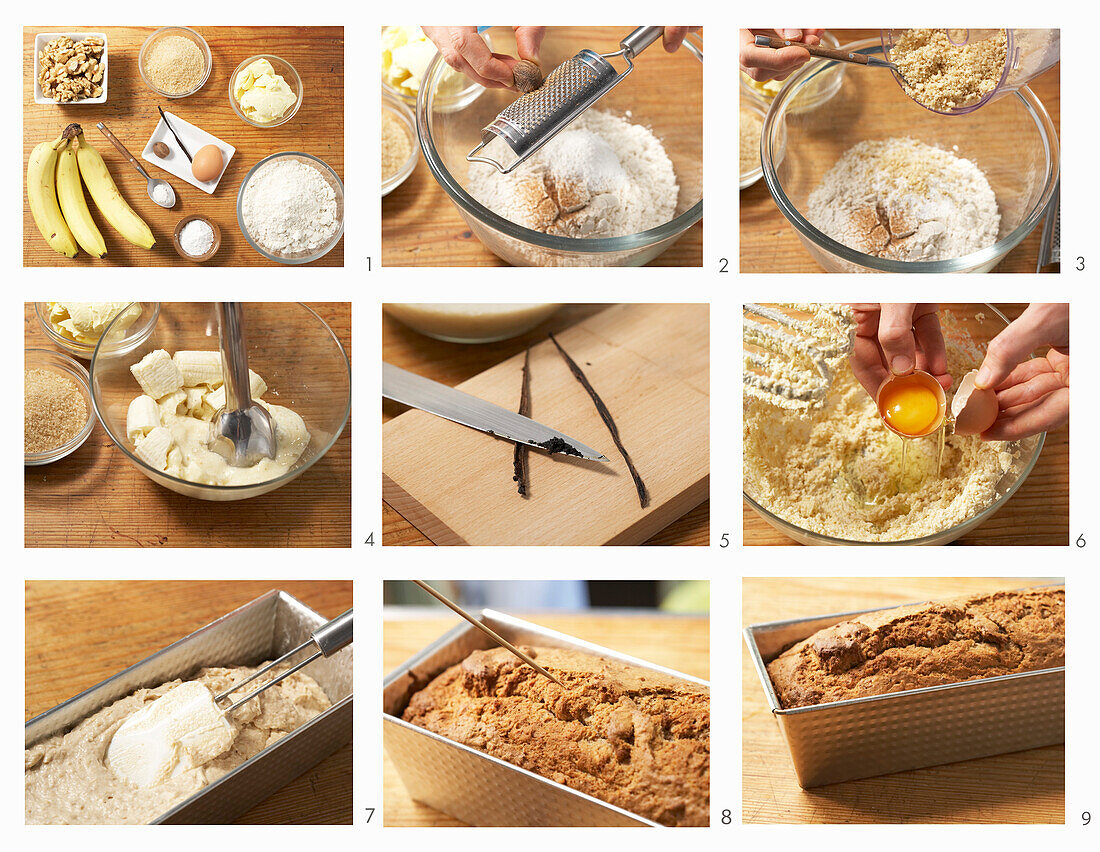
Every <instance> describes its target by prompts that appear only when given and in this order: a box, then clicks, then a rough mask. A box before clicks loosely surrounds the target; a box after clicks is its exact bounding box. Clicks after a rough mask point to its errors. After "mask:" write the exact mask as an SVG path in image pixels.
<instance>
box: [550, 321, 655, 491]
mask: <svg viewBox="0 0 1100 852" xmlns="http://www.w3.org/2000/svg"><path fill="white" fill-rule="evenodd" d="M550 340H551V342H553V344H554V346H556V347H557V349H558V352H560V353H561V357H562V358H564V359H565V363H566V365H567V366H568V367H569V371H570V372H571V373H572V374H573V378H575V379H576V380H577V381H578V382H580V383H581V387H583V388H584V389H585V390H586V391H588V395H589V396H590V397H592V403H593V404H594V405H595V406H596V411H597V412H599V415H600V419H601V420H603V422H604V425H605V426H607V431H608V432H610V433H611V440H613V441H614V442H615V446H616V447H618V449H619V452H620V453H621V454H622V457H623V461H625V462H626V466H627V469H628V470H629V471H630V476H631V478H632V479H633V480H634V487H635V488H637V489H638V502H639V503H641V506H642V508H643V509H646V508H648V507H649V489H648V488H646V485H645V482H643V481H642V477H641V475H640V474H639V473H638V469H637V468H636V467H634V462H633V461H632V460H631V458H630V453H628V452H627V451H626V447H624V446H623V442H622V439H620V438H619V427H618V426H616V425H615V418H614V417H612V416H611V412H610V411H608V410H607V406H606V405H605V404H604V401H603V400H602V399H600V395H599V394H598V393H596V389H595V388H594V387H592V383H591V382H589V381H588V377H587V376H586V375H585V374H584V370H582V369H581V368H580V367H578V366H577V362H576V361H574V360H573V359H572V358H570V357H569V353H568V352H566V351H565V350H564V349H562V347H561V344H560V343H558V341H557V338H555V337H554V335H552V334H551V335H550Z"/></svg>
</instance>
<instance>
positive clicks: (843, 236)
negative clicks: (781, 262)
mask: <svg viewBox="0 0 1100 852" xmlns="http://www.w3.org/2000/svg"><path fill="white" fill-rule="evenodd" d="M846 49H851V50H853V51H857V52H860V53H865V54H868V55H880V54H881V53H882V45H881V44H880V42H879V40H877V39H867V40H864V41H859V42H855V43H853V44H851V45H847V46H846ZM835 64H836V63H833V62H824V63H811V64H808V65H807V66H805V67H804V68H803V69H801V70H800V71H798V72H796V73H795V74H793V75H792V76H791V77H790V78H789V79H788V81H787V84H786V85H785V86H784V87H783V89H782V90H781V91H780V92H779V94H778V95H776V97H775V100H774V102H773V105H772V108H771V110H770V112H769V114H768V117H767V119H766V121H765V123H764V131H763V137H764V155H763V165H764V179H765V180H766V181H767V184H768V188H769V189H770V190H771V193H772V197H773V198H774V199H775V203H776V204H777V205H778V207H779V209H780V211H782V213H783V215H784V216H785V217H786V218H787V221H788V222H789V223H790V225H791V227H792V228H794V230H795V232H796V233H797V234H798V236H799V238H800V239H801V240H802V243H803V245H804V246H805V247H806V249H807V251H809V253H810V254H811V255H812V256H813V257H814V259H815V260H816V261H817V262H818V263H819V264H820V265H821V266H822V267H823V268H824V269H825V271H827V272H988V271H990V270H991V269H993V268H994V267H995V266H996V265H997V264H998V263H999V262H1000V261H1001V260H1002V259H1003V258H1004V256H1005V255H1006V254H1008V252H1010V251H1011V250H1012V249H1013V248H1015V247H1016V246H1017V245H1019V244H1020V243H1021V242H1022V241H1023V240H1024V239H1025V238H1026V237H1027V236H1028V234H1030V233H1031V232H1032V230H1034V228H1035V227H1036V225H1038V224H1039V222H1040V221H1041V220H1042V217H1043V213H1044V211H1045V209H1046V206H1047V204H1048V203H1049V201H1050V199H1051V196H1052V194H1053V192H1054V188H1055V184H1056V182H1057V180H1058V174H1059V147H1058V136H1057V132H1056V130H1055V128H1054V125H1053V123H1052V122H1051V119H1050V116H1049V115H1047V112H1046V110H1045V109H1044V108H1043V105H1042V103H1041V102H1040V101H1039V100H1038V98H1036V97H1035V95H1034V94H1033V93H1032V92H1031V90H1030V89H1028V88H1027V87H1024V88H1021V89H1019V90H1018V91H1016V92H1014V93H1012V94H1011V95H1006V96H1005V97H1002V98H1000V99H999V100H996V101H994V102H992V103H989V104H986V105H985V106H983V107H982V108H981V109H979V110H976V111H974V112H973V113H971V114H969V115H967V116H963V117H956V116H945V115H939V114H936V113H933V112H929V111H928V110H926V109H924V108H922V107H920V106H918V105H917V104H915V103H914V102H913V101H912V100H910V99H909V97H908V96H906V94H905V92H904V91H903V90H902V89H901V87H900V86H898V85H897V83H896V82H894V80H893V79H892V78H890V77H889V75H888V74H887V73H886V72H881V73H880V72H879V71H878V70H876V69H861V68H855V69H849V70H848V73H847V74H846V75H845V77H844V84H843V86H842V87H841V88H840V90H839V91H838V92H837V93H836V95H834V96H833V97H832V98H831V99H830V100H829V102H828V103H827V104H825V105H823V106H822V107H821V108H820V109H815V110H802V109H798V110H796V109H794V108H793V105H794V104H795V102H796V100H797V98H798V96H799V93H800V92H801V91H802V90H803V89H804V88H806V87H809V86H813V85H814V83H815V78H816V77H817V76H818V75H820V74H826V73H829V71H830V70H831V68H832V66H833V65H835Z"/></svg>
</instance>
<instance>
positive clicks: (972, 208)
mask: <svg viewBox="0 0 1100 852" xmlns="http://www.w3.org/2000/svg"><path fill="white" fill-rule="evenodd" d="M806 216H807V218H808V219H809V220H810V222H811V223H813V225H814V226H815V227H817V228H819V229H821V231H822V232H823V233H825V234H827V235H828V236H830V237H832V238H833V239H834V240H836V241H837V242H839V243H843V244H844V245H846V246H848V247H849V248H853V249H855V250H856V251H860V252H863V253H864V254H870V255H874V256H875V257H885V258H889V259H891V260H902V261H932V260H947V259H949V258H954V257H962V256H963V255H966V254H970V253H971V252H975V251H980V250H981V249H983V248H988V247H989V246H991V245H993V244H994V243H995V242H996V241H997V234H998V232H999V230H1000V225H1001V214H1000V212H999V210H998V207H997V197H996V195H995V194H994V193H993V189H992V187H990V185H989V181H988V180H987V179H986V176H985V173H984V172H982V170H981V169H980V168H979V167H978V165H977V164H976V163H975V162H973V161H972V160H967V159H964V158H962V157H959V156H956V155H955V154H954V153H952V152H951V151H945V150H943V149H942V148H935V147H933V146H931V145H927V144H925V143H924V142H919V141H917V140H916V139H909V138H900V139H899V138H894V139H882V140H873V141H870V140H869V141H866V142H860V143H858V144H857V145H853V146H852V147H851V148H849V149H848V150H847V151H846V152H845V153H844V155H843V156H842V157H841V158H840V159H839V160H838V161H837V162H836V164H835V165H833V167H832V168H831V169H829V171H828V172H826V173H825V175H824V177H823V178H822V179H821V183H820V184H818V186H817V187H816V188H815V189H814V191H813V192H812V193H810V198H809V204H808V207H807V213H806Z"/></svg>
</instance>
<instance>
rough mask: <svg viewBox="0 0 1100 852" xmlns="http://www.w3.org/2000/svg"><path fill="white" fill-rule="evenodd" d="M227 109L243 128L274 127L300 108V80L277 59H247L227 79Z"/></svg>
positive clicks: (252, 57)
mask: <svg viewBox="0 0 1100 852" xmlns="http://www.w3.org/2000/svg"><path fill="white" fill-rule="evenodd" d="M229 105H230V106H232V107H233V112H235V113H237V117H238V118H240V120H241V121H243V122H244V123H245V124H250V125H252V126H253V127H262V128H267V127H278V126H279V125H280V124H286V123H287V122H288V121H290V120H291V119H292V118H294V116H295V114H296V113H297V112H298V109H299V108H300V107H301V106H302V78H301V77H299V76H298V72H297V71H295V70H294V66H293V65H291V64H290V63H289V62H287V61H286V60H285V59H280V58H279V57H278V56H274V55H272V54H270V53H261V54H259V55H258V56H250V57H248V59H246V60H244V62H242V63H241V64H240V65H238V66H237V67H236V69H235V70H234V71H233V73H232V74H231V75H229Z"/></svg>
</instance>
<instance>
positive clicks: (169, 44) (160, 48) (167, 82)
mask: <svg viewBox="0 0 1100 852" xmlns="http://www.w3.org/2000/svg"><path fill="white" fill-rule="evenodd" d="M205 72H206V58H205V57H204V56H203V55H202V51H201V50H200V49H199V46H198V45H197V44H195V42H193V41H192V40H191V39H189V38H187V37H186V36H179V35H169V36H164V37H163V38H160V39H157V40H156V41H154V42H153V43H152V44H151V45H149V49H148V51H146V53H145V76H146V77H148V78H149V82H150V83H152V84H153V85H154V86H155V87H156V88H158V89H160V90H161V91H162V92H166V93H168V94H169V95H182V94H183V93H184V92H190V91H191V90H192V89H194V88H195V87H196V86H198V85H199V83H200V82H202V75H203V74H204V73H205Z"/></svg>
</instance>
